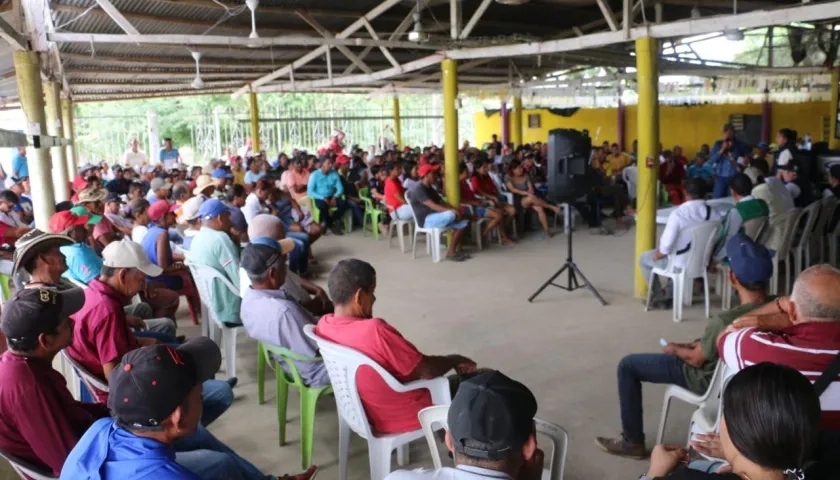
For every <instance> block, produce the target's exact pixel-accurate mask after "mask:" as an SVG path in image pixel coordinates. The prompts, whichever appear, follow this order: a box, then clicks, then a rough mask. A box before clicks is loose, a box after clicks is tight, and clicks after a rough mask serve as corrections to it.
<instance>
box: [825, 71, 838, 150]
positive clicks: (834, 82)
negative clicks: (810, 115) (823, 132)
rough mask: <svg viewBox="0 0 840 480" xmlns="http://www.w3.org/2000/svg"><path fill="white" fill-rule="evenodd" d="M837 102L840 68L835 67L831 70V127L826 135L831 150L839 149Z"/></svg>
mask: <svg viewBox="0 0 840 480" xmlns="http://www.w3.org/2000/svg"><path fill="white" fill-rule="evenodd" d="M838 103H840V70H838V69H836V68H835V69H834V70H833V71H832V72H831V105H830V111H831V118H830V120H831V121H830V125H831V128H830V130H829V132H830V135H829V137H828V147H829V148H831V149H832V150H835V149H840V138H837V135H838V131H837V122H838V116H840V109H838V105H837V104H838Z"/></svg>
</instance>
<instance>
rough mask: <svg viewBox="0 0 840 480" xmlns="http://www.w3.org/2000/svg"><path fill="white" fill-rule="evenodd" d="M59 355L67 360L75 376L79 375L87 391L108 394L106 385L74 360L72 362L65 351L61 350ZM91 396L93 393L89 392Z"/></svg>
mask: <svg viewBox="0 0 840 480" xmlns="http://www.w3.org/2000/svg"><path fill="white" fill-rule="evenodd" d="M61 355H62V356H63V357H64V359H65V360H67V363H69V364H70V365H71V366H72V367H73V370H75V371H76V374H77V375H79V378H81V379H82V383H84V384H85V386H86V387H87V389H88V390H89V391H90V390H93V389H95V390H99V391H100V392H105V393H108V384H107V383H106V382H103V381H102V380H100V379H99V378H98V377H96V376H94V375H93V374H92V373H90V372H88V371H87V370H85V367H83V366H82V365H81V364H79V362H77V361H76V360H73V358H72V357H71V356H70V355H68V354H67V350H62V351H61ZM91 394H93V391H91Z"/></svg>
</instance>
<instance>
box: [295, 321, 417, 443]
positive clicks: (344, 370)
mask: <svg viewBox="0 0 840 480" xmlns="http://www.w3.org/2000/svg"><path fill="white" fill-rule="evenodd" d="M303 331H304V333H305V334H306V336H308V337H309V338H311V339H312V340H314V341H315V343H317V344H318V350H319V351H320V352H321V357H323V359H324V364H325V365H326V366H327V372H328V373H329V375H330V383H331V384H332V387H333V392H334V394H335V404H336V406H337V408H338V413H339V415H341V418H343V419H344V421H346V422H347V424H348V425H350V428H351V429H352V430H353V431H354V432H356V434H358V435H359V436H360V437H362V438H365V439H370V438H372V437H373V433H372V429H371V427H370V422H369V421H368V418H367V415H366V414H365V409H364V407H363V406H362V399H361V398H360V397H359V389H358V387H357V386H356V372H357V371H358V370H359V367H361V366H362V365H367V366H369V367H371V368H373V369H374V370H375V371H376V373H378V374H379V375H380V376H381V377H382V379H383V380H385V383H387V384H388V386H389V387H391V388H392V389H394V390H397V389H398V388H399V387H400V386H401V385H400V383H399V382H398V381H397V379H395V378H394V377H393V376H392V375H391V374H390V373H388V372H387V371H386V370H385V369H384V368H382V367H381V366H380V365H379V364H378V363H376V362H374V361H373V360H371V359H370V358H368V357H367V356H366V355H364V354H362V353H360V352H358V351H356V350H353V349H352V348H348V347H343V346H341V345H338V344H336V343H333V342H330V341H329V340H326V339H324V338H322V337H319V336H318V335H317V334H316V333H315V326H314V325H306V326H305V327H303Z"/></svg>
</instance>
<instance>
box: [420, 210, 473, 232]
mask: <svg viewBox="0 0 840 480" xmlns="http://www.w3.org/2000/svg"><path fill="white" fill-rule="evenodd" d="M468 224H469V222H467V221H466V220H461V221H460V222H456V221H455V212H453V211H452V210H449V211H446V212H434V213H430V214H428V215H426V219H425V220H423V227H424V228H447V227H448V228H454V229H455V230H463V229H465V228H467V225H468Z"/></svg>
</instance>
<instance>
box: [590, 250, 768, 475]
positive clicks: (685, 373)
mask: <svg viewBox="0 0 840 480" xmlns="http://www.w3.org/2000/svg"><path fill="white" fill-rule="evenodd" d="M726 255H727V257H729V262H730V266H731V271H730V273H729V279H730V280H731V282H732V286H733V287H734V288H735V290H736V291H737V292H738V298H740V300H741V306H740V307H738V308H735V309H733V310H729V311H727V312H721V313H719V314H717V315H715V316H714V317H713V318H712V319H711V320H709V323H708V325H707V326H706V330H705V331H704V332H703V336H702V337H701V338H700V339H699V340H696V341H694V342H691V343H669V344H667V345H665V347H664V349H663V353H637V354H631V355H627V356H626V357H624V358H623V359H622V360H621V362H620V363H619V364H618V398H619V405H620V407H621V424H622V435H621V436H620V437H618V438H607V437H597V438H596V439H595V443H596V444H597V445H598V446H599V447H600V448H601V449H602V450H604V451H605V452H607V453H610V454H613V455H619V456H622V457H629V458H638V459H641V458H644V457H645V433H644V428H643V420H644V416H643V412H642V382H650V383H665V384H671V385H678V386H680V387H683V388H687V389H689V390H691V391H693V392H696V393H703V392H705V391H706V389H707V388H708V386H709V380H710V379H711V377H712V373H713V372H714V371H715V367H716V366H717V362H718V352H717V337H718V335H720V333H721V332H723V330H724V329H726V327H728V326H729V325H730V324H731V323H732V322H734V321H735V319H737V318H738V317H739V316H741V315H743V314H745V313H748V312H750V311H752V310H754V309H756V308H758V307H760V306H762V305H764V304H765V303H767V302H769V301H771V300H772V299H771V298H769V297H768V296H767V285H768V282H769V280H770V278H771V277H772V276H773V263H772V261H771V256H770V252H769V251H768V250H767V249H766V248H765V247H764V246H762V245H758V244H756V243H755V242H753V241H752V240H751V239H750V238H749V237H747V236H746V235H744V234H743V233H739V234H737V235H735V236H734V237H732V238H730V239H729V241H727V242H726Z"/></svg>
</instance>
